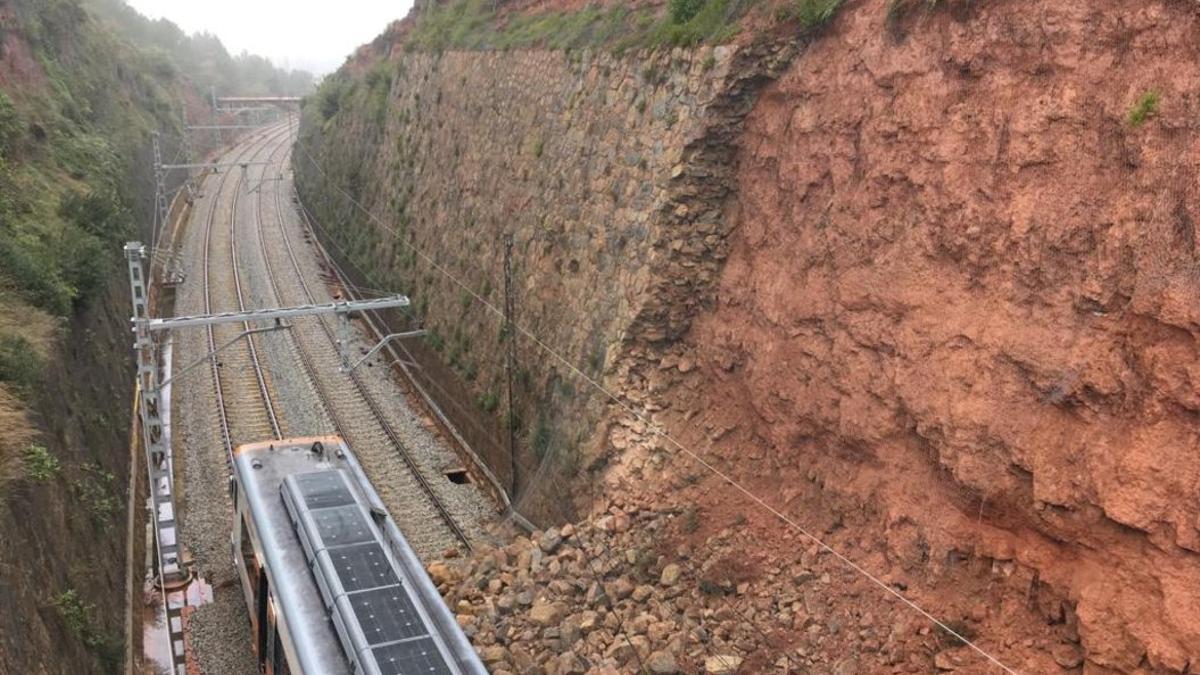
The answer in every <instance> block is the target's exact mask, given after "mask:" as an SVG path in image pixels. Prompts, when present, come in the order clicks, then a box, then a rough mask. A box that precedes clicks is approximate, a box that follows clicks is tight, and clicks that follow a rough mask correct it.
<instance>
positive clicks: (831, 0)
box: [795, 0, 842, 30]
mask: <svg viewBox="0 0 1200 675" xmlns="http://www.w3.org/2000/svg"><path fill="white" fill-rule="evenodd" d="M841 5H842V0H796V6H795V16H796V20H797V21H799V22H800V25H801V26H804V27H805V28H806V29H808V30H812V29H814V28H819V27H821V26H823V25H825V24H827V23H829V21H830V20H832V19H833V17H834V15H835V14H837V10H838V8H839V7H841Z"/></svg>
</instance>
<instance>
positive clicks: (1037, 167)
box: [668, 0, 1200, 672]
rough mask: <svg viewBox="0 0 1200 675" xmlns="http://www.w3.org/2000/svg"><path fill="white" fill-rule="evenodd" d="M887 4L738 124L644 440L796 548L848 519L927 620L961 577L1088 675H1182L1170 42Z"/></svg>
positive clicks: (1189, 68)
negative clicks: (711, 475) (985, 585)
mask: <svg viewBox="0 0 1200 675" xmlns="http://www.w3.org/2000/svg"><path fill="white" fill-rule="evenodd" d="M913 4H914V5H917V4H920V5H924V3H913ZM887 6H888V3H887V2H883V1H878V2H870V3H866V4H863V5H857V4H856V5H855V6H852V7H847V8H846V10H845V11H844V13H843V14H842V15H841V16H840V17H839V18H838V20H837V21H836V23H835V24H834V25H833V26H832V27H831V29H830V31H831V32H830V34H829V35H826V36H825V37H823V38H821V39H820V40H818V41H817V42H816V43H815V45H814V46H813V47H812V48H811V49H810V50H809V51H808V52H807V53H806V54H804V55H803V56H801V57H800V58H798V59H797V60H796V62H795V63H794V64H793V65H792V67H791V69H790V71H789V72H788V74H787V75H786V76H785V77H783V78H782V79H781V80H780V81H779V82H778V83H776V84H775V85H772V86H771V87H770V88H768V89H767V91H766V92H765V93H764V94H763V96H762V98H761V99H760V101H759V103H758V104H757V106H756V108H755V110H754V112H753V113H752V114H751V116H750V118H749V120H748V122H747V128H746V131H745V135H744V137H743V139H742V151H741V155H740V158H739V162H740V169H739V171H740V177H739V188H740V189H739V196H738V203H737V206H736V217H737V221H738V226H737V229H736V231H735V232H734V234H733V235H732V236H731V242H730V243H731V253H730V256H729V261H728V265H727V267H726V269H725V271H724V276H723V278H722V280H721V282H720V286H719V301H718V305H717V307H716V308H715V309H714V311H712V312H711V313H709V314H707V315H705V316H702V317H701V318H699V319H698V320H697V321H696V323H695V324H694V326H693V329H692V332H691V334H690V336H689V338H688V343H689V352H688V353H687V354H685V357H684V358H685V363H686V364H687V366H688V367H687V368H681V369H679V370H680V371H684V372H680V373H679V374H678V375H676V376H675V378H676V379H677V380H678V382H677V383H676V384H675V385H674V386H673V387H671V389H670V393H669V394H668V397H669V398H672V399H673V400H674V405H673V409H674V413H675V414H679V417H677V418H676V419H675V424H674V426H675V427H676V428H677V429H679V430H680V433H681V434H683V435H684V436H686V437H689V438H691V439H692V440H698V441H699V440H702V442H703V443H704V444H705V445H710V444H711V445H712V446H714V447H715V448H716V451H715V455H714V457H715V458H717V459H721V460H724V461H725V462H726V463H725V464H723V465H724V466H731V467H739V468H740V469H739V468H734V469H733V470H735V471H737V472H738V474H739V475H740V476H741V477H742V478H744V479H746V480H749V481H752V482H753V483H754V484H755V485H756V486H757V487H758V488H760V489H762V490H767V491H769V492H768V493H767V494H770V495H771V496H772V498H773V499H774V501H775V503H777V504H778V505H780V506H785V507H786V508H787V510H788V512H789V513H792V514H794V515H795V516H796V517H797V518H798V519H799V520H801V521H804V522H809V523H814V522H815V523H818V525H819V526H818V529H817V531H819V532H820V531H825V530H828V531H830V532H834V531H837V530H838V529H839V528H840V527H843V526H844V525H845V524H846V523H843V522H841V521H840V520H839V521H838V522H835V523H832V524H831V523H829V522H825V521H826V520H829V519H830V518H833V516H830V515H829V514H831V513H837V512H838V511H839V510H845V511H847V512H855V513H857V514H858V515H857V516H854V517H853V518H851V519H850V520H849V521H847V523H848V524H850V525H851V526H853V527H856V528H860V530H859V531H858V532H857V536H858V537H860V538H861V539H862V540H864V541H865V542H867V543H865V545H866V546H867V552H865V553H863V557H864V559H868V560H870V561H871V563H872V564H873V565H875V566H876V567H877V570H876V571H877V572H879V573H884V574H889V573H890V574H900V573H904V574H908V575H909V576H910V577H912V580H911V583H912V584H913V593H914V594H916V595H917V596H918V597H920V598H921V599H922V600H924V601H925V602H926V603H927V604H930V605H932V606H933V607H934V608H938V607H940V606H955V605H956V603H960V602H961V595H962V593H963V591H964V590H969V589H970V588H971V583H974V582H964V581H962V578H961V577H962V574H961V573H960V572H958V571H956V572H953V573H952V572H951V570H954V569H956V565H955V561H958V560H961V559H962V558H963V556H966V557H967V558H970V559H973V560H980V559H991V560H993V561H996V564H999V565H1001V567H1002V568H1003V569H1006V570H1007V572H1006V574H1008V575H1011V574H1013V570H1014V569H1015V570H1016V578H1023V579H1025V582H1024V583H1023V584H1015V585H1014V584H1008V586H1006V587H1007V588H1008V590H1007V591H1006V593H1008V595H1009V596H1011V597H1012V598H1017V597H1019V594H1020V593H1021V592H1023V591H1022V588H1021V586H1024V592H1026V593H1027V594H1028V595H1029V597H1030V598H1034V599H1033V600H1030V602H1029V603H1028V605H1029V606H1035V605H1037V603H1038V602H1040V600H1038V599H1037V598H1036V597H1035V596H1044V597H1045V598H1049V597H1058V598H1062V599H1063V600H1064V601H1065V607H1063V608H1062V610H1061V611H1059V610H1051V611H1049V612H1038V613H1037V614H1038V616H1039V618H1040V619H1044V620H1045V621H1046V623H1048V624H1055V625H1071V626H1075V622H1076V621H1077V622H1078V623H1077V633H1078V635H1077V636H1076V635H1075V634H1074V633H1075V632H1076V631H1075V629H1074V628H1072V629H1071V630H1070V631H1068V632H1069V633H1070V634H1069V635H1068V636H1067V637H1068V641H1069V640H1071V639H1078V640H1079V641H1080V642H1081V644H1082V647H1083V651H1084V653H1085V654H1086V656H1087V659H1088V663H1089V666H1090V667H1092V668H1095V669H1097V670H1096V671H1095V672H1106V671H1104V670H1099V668H1100V667H1104V668H1111V669H1114V670H1116V671H1119V672H1130V671H1133V670H1135V669H1136V668H1138V667H1139V666H1141V667H1144V668H1150V669H1152V670H1164V671H1184V670H1185V669H1186V668H1187V667H1188V663H1189V662H1190V663H1191V664H1192V665H1191V667H1192V668H1195V667H1196V664H1198V663H1200V461H1197V460H1198V458H1200V455H1198V452H1197V440H1198V438H1197V436H1198V434H1197V432H1198V430H1200V426H1198V424H1197V423H1198V421H1200V391H1198V386H1200V360H1198V358H1197V357H1198V356H1200V348H1198V346H1197V342H1196V340H1197V337H1198V335H1200V265H1198V261H1197V256H1196V244H1197V235H1196V232H1195V226H1194V222H1195V220H1196V219H1197V218H1200V201H1198V200H1200V191H1198V189H1197V185H1200V180H1198V179H1200V176H1197V162H1198V159H1197V158H1198V157H1200V154H1198V153H1197V150H1198V149H1200V148H1198V146H1200V18H1198V17H1197V15H1196V11H1195V9H1193V8H1192V5H1189V4H1187V3H1179V2H1176V3H1143V2H1083V1H1082V0H1054V1H1040V2H1027V3H1019V4H1018V3H1009V2H988V3H971V8H970V9H969V10H968V9H962V8H960V7H957V6H955V5H954V4H953V3H950V6H948V7H947V6H945V5H943V6H942V7H941V8H940V9H938V10H936V11H934V12H932V13H927V12H926V11H925V10H924V9H920V10H914V11H913V12H911V13H909V14H908V15H907V16H895V15H894V16H893V17H892V19H891V20H890V22H889V18H888V17H887V14H888V9H887ZM1149 92H1155V93H1156V94H1157V96H1158V99H1159V103H1158V105H1157V108H1156V110H1153V111H1151V114H1149V115H1147V117H1146V119H1145V121H1144V122H1143V123H1141V124H1140V125H1139V124H1135V123H1134V122H1132V121H1131V120H1130V117H1129V115H1130V110H1131V108H1133V107H1134V106H1135V104H1136V103H1137V102H1138V100H1139V99H1140V98H1142V97H1143V95H1145V94H1147V93H1149ZM693 363H694V365H695V368H694V369H693V367H692V364H693ZM683 414H686V415H687V416H688V418H689V421H687V422H685V421H684V420H683ZM697 427H699V428H702V429H704V430H705V432H706V435H707V438H705V439H698V438H697V437H696V436H695V434H694V432H692V431H689V429H695V428H697ZM714 439H715V440H714ZM747 458H750V459H753V460H754V461H753V462H747V461H744V460H746V459H747ZM732 460H739V461H738V463H736V464H734V463H732ZM750 467H756V468H755V469H754V470H753V471H750V470H749V468H750ZM766 467H770V468H769V469H767V468H766ZM861 505H867V506H866V507H865V509H864V507H862V506H861ZM863 514H866V515H863ZM979 568H980V569H981V570H984V571H980V572H979V574H988V573H992V572H993V571H994V570H995V565H992V566H991V567H989V566H987V565H983V566H979ZM1043 599H1044V598H1043ZM881 602H882V600H881ZM1043 604H1045V603H1043ZM1049 604H1050V605H1053V603H1049ZM985 614H986V612H985ZM989 627H990V628H992V629H994V630H1009V629H1010V628H1011V627H1006V625H1005V622H1003V621H999V620H997V621H992V622H990V623H989V622H987V621H984V622H983V623H982V625H981V626H980V631H981V633H986V631H987V630H988V629H989ZM995 639H996V640H1003V639H1004V638H1003V637H1000V636H996V638H995ZM1043 646H1045V647H1047V648H1048V647H1049V645H1043ZM1020 647H1021V644H1020V643H1017V644H1016V645H1015V648H1017V649H1018V650H1019V648H1020Z"/></svg>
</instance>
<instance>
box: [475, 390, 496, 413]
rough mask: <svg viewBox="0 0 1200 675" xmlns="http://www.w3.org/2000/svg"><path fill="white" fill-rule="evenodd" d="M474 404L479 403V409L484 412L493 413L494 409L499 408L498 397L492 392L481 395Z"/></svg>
mask: <svg viewBox="0 0 1200 675" xmlns="http://www.w3.org/2000/svg"><path fill="white" fill-rule="evenodd" d="M476 402H477V403H479V407H480V408H483V410H484V412H488V413H493V412H496V408H499V407H500V395H499V394H497V393H496V392H494V391H488V392H487V393H484V394H481V395H480V396H479V399H478V401H476Z"/></svg>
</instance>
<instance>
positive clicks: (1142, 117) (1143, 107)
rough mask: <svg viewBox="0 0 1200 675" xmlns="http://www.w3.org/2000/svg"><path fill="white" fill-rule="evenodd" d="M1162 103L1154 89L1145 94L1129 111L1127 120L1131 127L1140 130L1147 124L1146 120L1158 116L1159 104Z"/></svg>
mask: <svg viewBox="0 0 1200 675" xmlns="http://www.w3.org/2000/svg"><path fill="white" fill-rule="evenodd" d="M1160 101H1161V97H1160V96H1159V94H1158V92H1157V91H1154V90H1153V89H1151V90H1149V91H1147V92H1145V93H1143V94H1142V95H1141V96H1140V97H1139V98H1138V100H1137V102H1136V103H1134V104H1133V107H1132V108H1130V109H1129V114H1128V116H1127V119H1128V120H1129V126H1131V127H1133V128H1135V129H1136V128H1138V127H1140V126H1142V125H1143V124H1145V123H1146V120H1148V119H1150V118H1151V117H1154V116H1155V115H1157V114H1158V104H1159V102H1160Z"/></svg>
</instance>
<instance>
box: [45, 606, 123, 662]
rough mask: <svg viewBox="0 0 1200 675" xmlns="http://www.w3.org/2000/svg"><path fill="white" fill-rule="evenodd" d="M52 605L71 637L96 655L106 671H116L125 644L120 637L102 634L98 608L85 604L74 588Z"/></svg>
mask: <svg viewBox="0 0 1200 675" xmlns="http://www.w3.org/2000/svg"><path fill="white" fill-rule="evenodd" d="M51 603H52V604H53V605H54V608H55V609H56V610H58V615H59V616H60V617H61V618H62V620H63V623H64V624H66V626H67V630H68V631H70V633H71V635H74V636H75V638H76V639H77V640H79V641H80V642H82V643H83V644H84V646H86V647H87V648H88V649H90V650H91V651H93V652H94V653H95V654H96V656H97V657H98V658H99V659H100V661H101V663H103V664H104V666H105V670H106V671H108V672H112V671H115V670H116V668H117V666H118V665H119V664H120V663H121V656H122V651H123V650H122V647H123V644H122V641H121V638H120V637H119V636H118V637H110V636H105V635H104V634H103V633H101V631H100V629H99V628H98V627H97V626H96V607H95V606H94V605H92V604H91V603H85V602H84V601H83V600H82V599H81V598H80V597H79V593H78V592H77V591H76V590H75V589H74V588H70V589H67V590H65V591H63V592H62V593H59V594H58V595H56V596H54V598H52V599H51Z"/></svg>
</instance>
